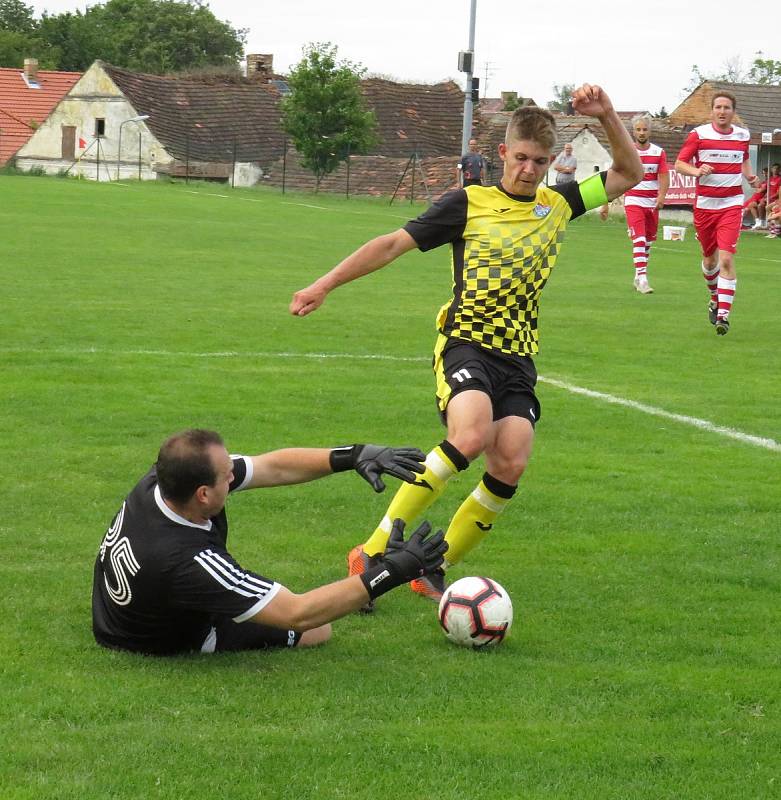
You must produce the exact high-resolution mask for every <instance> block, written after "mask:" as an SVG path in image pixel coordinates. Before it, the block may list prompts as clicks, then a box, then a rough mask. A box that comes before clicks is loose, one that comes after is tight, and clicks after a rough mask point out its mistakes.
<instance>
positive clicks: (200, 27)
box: [0, 0, 247, 74]
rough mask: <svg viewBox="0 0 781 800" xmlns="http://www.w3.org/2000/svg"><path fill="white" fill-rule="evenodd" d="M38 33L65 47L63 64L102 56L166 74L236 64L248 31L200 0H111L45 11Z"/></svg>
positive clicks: (71, 66) (76, 65)
mask: <svg viewBox="0 0 781 800" xmlns="http://www.w3.org/2000/svg"><path fill="white" fill-rule="evenodd" d="M3 1H4V0H0V2H3ZM6 1H8V2H11V0H6ZM38 36H39V37H40V38H41V39H42V40H43V41H44V42H45V43H46V44H47V45H48V46H49V47H50V48H51V49H52V51H53V52H57V53H59V55H60V59H61V60H60V64H59V68H60V69H66V70H84V69H86V68H87V67H89V65H90V64H91V63H92V62H93V61H94V60H95V59H96V58H100V59H103V60H104V61H107V62H109V63H111V64H114V65H115V66H118V67H124V68H126V69H131V70H134V71H136V72H151V73H153V74H163V73H166V72H179V71H181V70H186V69H193V68H198V67H206V66H227V65H231V64H236V63H237V62H238V61H239V59H240V58H241V56H242V52H243V50H244V42H245V40H246V36H247V32H246V30H242V29H238V30H237V29H234V28H232V27H231V26H230V25H229V23H227V22H221V21H220V20H218V19H217V18H216V17H215V16H214V14H212V12H211V11H210V10H209V8H208V6H206V5H205V4H203V3H201V2H200V0H189V1H188V2H178V0H109V1H108V2H107V3H105V4H104V5H95V6H91V7H88V8H87V10H86V11H85V12H84V13H81V12H79V11H76V12H75V13H70V12H66V13H64V14H57V15H47V14H44V16H43V19H42V20H41V22H40V25H39V26H38Z"/></svg>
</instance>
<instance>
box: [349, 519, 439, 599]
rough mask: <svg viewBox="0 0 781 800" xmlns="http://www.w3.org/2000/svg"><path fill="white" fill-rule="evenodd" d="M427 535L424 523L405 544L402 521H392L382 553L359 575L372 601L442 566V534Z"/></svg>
mask: <svg viewBox="0 0 781 800" xmlns="http://www.w3.org/2000/svg"><path fill="white" fill-rule="evenodd" d="M430 533H431V525H429V524H428V522H423V523H421V525H420V526H419V527H418V528H417V530H416V531H415V532H414V533H413V534H412V535H411V536H410V537H409V539H408V540H407V541H406V542H405V541H404V521H403V520H400V519H397V520H394V522H393V527H392V528H391V533H390V537H389V538H388V544H387V547H386V550H385V554H384V555H382V556H380V557H379V561H378V563H377V564H376V566H373V567H370V568H369V569H368V570H367V571H366V572H364V573H362V574H361V575H360V578H361V580H362V581H363V585H364V586H365V587H366V591H367V592H368V594H369V597H370V598H371V599H372V600H374V599H375V598H376V597H379V596H380V595H383V594H385V592H389V591H390V590H391V589H395V588H396V587H397V586H401V585H402V584H403V583H408V582H409V581H411V580H413V579H415V578H420V577H421V576H422V575H428V574H429V573H430V572H433V571H434V570H435V569H437V568H438V567H440V566H442V562H443V561H444V560H445V553H446V552H447V546H448V545H447V542H446V541H445V534H444V533H443V532H442V531H437V532H436V533H434V534H431V535H430V536H429V534H430Z"/></svg>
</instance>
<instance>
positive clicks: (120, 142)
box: [117, 122, 125, 180]
mask: <svg viewBox="0 0 781 800" xmlns="http://www.w3.org/2000/svg"><path fill="white" fill-rule="evenodd" d="M124 124H125V123H124V122H120V123H119V141H118V142H117V180H119V161H120V159H121V158H122V126H123V125H124Z"/></svg>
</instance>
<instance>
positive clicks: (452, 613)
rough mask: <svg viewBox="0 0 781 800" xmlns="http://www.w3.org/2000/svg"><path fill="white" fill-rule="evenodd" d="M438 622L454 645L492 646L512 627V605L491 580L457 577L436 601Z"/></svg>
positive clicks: (503, 592)
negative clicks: (437, 601)
mask: <svg viewBox="0 0 781 800" xmlns="http://www.w3.org/2000/svg"><path fill="white" fill-rule="evenodd" d="M439 623H440V625H441V626H442V629H443V630H444V631H445V636H447V638H448V639H450V641H451V642H455V644H460V645H463V646H464V647H487V646H488V645H496V644H499V642H501V641H502V640H503V639H504V637H505V636H506V635H507V633H508V632H509V630H510V627H511V626H512V624H513V603H512V600H510V595H509V594H507V592H506V591H505V590H504V589H503V588H502V587H501V586H500V585H499V584H498V583H497V582H496V581H494V580H491V578H474V577H472V578H460V579H459V580H457V581H455V582H454V583H451V584H450V586H448V587H447V589H446V590H445V593H444V594H443V595H442V599H441V600H440V601H439Z"/></svg>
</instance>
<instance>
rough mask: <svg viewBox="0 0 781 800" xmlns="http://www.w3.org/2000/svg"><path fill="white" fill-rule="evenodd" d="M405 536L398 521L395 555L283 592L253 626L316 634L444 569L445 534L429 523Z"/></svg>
mask: <svg viewBox="0 0 781 800" xmlns="http://www.w3.org/2000/svg"><path fill="white" fill-rule="evenodd" d="M403 534H404V523H403V522H402V521H401V520H400V519H399V520H396V521H395V522H394V523H393V529H392V531H391V536H390V539H389V544H390V543H391V542H392V550H389V551H388V552H386V553H385V555H383V556H381V557H380V558H379V561H378V563H377V565H376V566H373V567H370V568H369V570H367V572H365V573H364V574H363V575H352V576H350V577H349V578H345V579H344V580H341V581H337V582H336V583H329V584H326V585H325V586H320V587H318V588H317V589H312V591H310V592H305V593H304V594H294V593H293V592H291V591H290V590H288V589H286V588H284V587H282V588H281V589H280V590H279V592H278V593H277V595H276V596H275V597H274V599H273V600H271V601H270V602H269V603H268V604H267V605H266V606H265V607H264V608H263V609H261V610H260V611H259V612H258V613H257V614H256V615H255V616H254V617H252V618H251V621H252V622H258V623H261V624H263V625H273V626H274V627H277V628H292V629H293V630H296V631H307V630H311V629H312V628H317V627H319V626H320V625H324V624H325V623H327V622H331V621H332V620H335V619H339V617H343V616H344V615H345V614H349V613H350V612H351V611H357V610H358V609H359V608H360V607H361V606H363V605H365V603H366V601H367V600H370V599H371V600H373V599H374V598H376V597H379V596H380V595H383V594H385V593H386V592H389V591H391V589H395V588H396V587H397V586H402V585H403V584H405V583H408V582H409V581H411V580H413V579H415V578H419V577H421V576H422V575H428V574H429V573H430V572H433V571H434V570H435V569H437V568H438V567H440V566H442V561H443V559H444V556H445V552H446V551H447V542H446V541H445V534H444V533H443V532H442V531H437V532H436V533H434V534H432V533H431V525H429V524H428V522H424V523H422V524H421V525H420V526H419V527H418V528H417V530H416V531H415V532H414V533H413V534H412V535H411V536H410V537H409V539H408V540H407V541H404V536H403Z"/></svg>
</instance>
